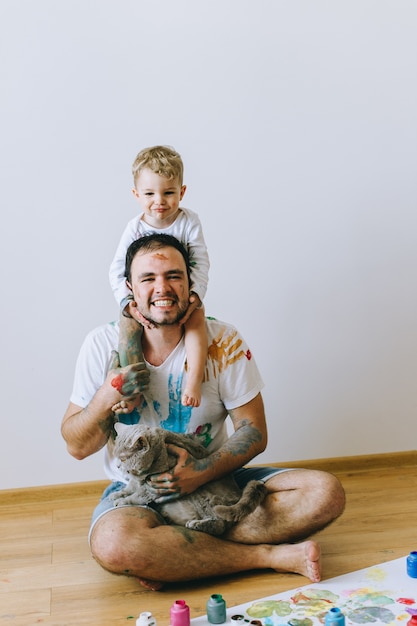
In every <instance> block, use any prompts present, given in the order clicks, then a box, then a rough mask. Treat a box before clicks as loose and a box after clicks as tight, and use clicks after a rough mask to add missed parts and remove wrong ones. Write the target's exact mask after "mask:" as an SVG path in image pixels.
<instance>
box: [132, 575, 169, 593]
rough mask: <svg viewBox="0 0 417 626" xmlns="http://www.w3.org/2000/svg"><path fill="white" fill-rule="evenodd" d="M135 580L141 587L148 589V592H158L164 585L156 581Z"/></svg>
mask: <svg viewBox="0 0 417 626" xmlns="http://www.w3.org/2000/svg"><path fill="white" fill-rule="evenodd" d="M135 578H136V580H137V581H139V582H140V584H141V585H142V587H145V589H148V590H149V591H159V590H160V589H162V587H163V586H164V583H161V582H158V581H157V580H147V579H146V578H138V577H137V576H135Z"/></svg>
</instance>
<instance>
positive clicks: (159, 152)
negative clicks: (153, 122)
mask: <svg viewBox="0 0 417 626" xmlns="http://www.w3.org/2000/svg"><path fill="white" fill-rule="evenodd" d="M144 169H150V170H152V172H154V173H155V174H159V175H160V176H164V177H165V178H168V179H169V180H171V179H173V178H175V179H177V180H178V182H179V184H180V185H182V180H183V175H184V165H183V162H182V159H181V157H180V155H179V154H178V152H176V151H175V150H174V148H171V147H170V146H153V147H152V148H144V149H143V150H141V151H140V152H139V154H138V155H137V157H136V159H135V160H134V162H133V165H132V174H133V180H134V183H135V185H136V181H137V178H138V176H139V174H140V173H141V171H142V170H144Z"/></svg>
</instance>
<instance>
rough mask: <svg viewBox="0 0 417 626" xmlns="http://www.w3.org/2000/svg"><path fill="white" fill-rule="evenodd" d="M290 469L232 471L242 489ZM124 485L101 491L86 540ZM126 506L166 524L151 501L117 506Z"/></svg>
mask: <svg viewBox="0 0 417 626" xmlns="http://www.w3.org/2000/svg"><path fill="white" fill-rule="evenodd" d="M291 469H295V468H288V467H287V468H285V469H282V468H278V467H266V466H265V467H242V468H240V469H237V470H235V471H234V472H233V477H234V479H235V481H236V482H237V484H238V485H239V487H240V488H241V489H243V488H244V487H245V486H246V485H247V484H248V482H249V481H250V480H261V481H262V482H264V483H266V481H267V480H269V479H270V478H272V477H273V476H276V475H277V474H280V473H281V472H288V471H290V470H291ZM125 486H126V485H125V484H124V483H122V482H112V483H110V485H109V486H108V487H106V489H105V490H104V491H103V493H102V496H101V500H100V502H99V503H98V505H97V506H96V508H95V509H94V512H93V516H92V519H91V526H90V532H89V534H88V540H90V537H91V531H92V530H93V528H94V525H95V524H96V522H97V521H98V520H99V519H100V518H101V517H103V515H105V514H106V513H108V512H109V511H112V510H113V509H114V508H116V507H115V505H114V501H113V500H112V499H111V498H110V496H111V495H112V494H113V493H116V492H117V491H120V490H121V489H123V488H124V487H125ZM126 506H136V507H140V508H142V509H149V510H151V511H153V512H154V513H155V515H157V517H158V518H159V519H160V521H161V524H166V523H167V522H166V520H164V518H163V517H162V515H160V514H159V513H158V511H157V509H156V506H154V505H152V503H150V504H147V505H138V504H119V506H118V507H117V508H119V509H121V508H122V507H126Z"/></svg>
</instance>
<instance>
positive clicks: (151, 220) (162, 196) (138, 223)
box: [109, 146, 210, 413]
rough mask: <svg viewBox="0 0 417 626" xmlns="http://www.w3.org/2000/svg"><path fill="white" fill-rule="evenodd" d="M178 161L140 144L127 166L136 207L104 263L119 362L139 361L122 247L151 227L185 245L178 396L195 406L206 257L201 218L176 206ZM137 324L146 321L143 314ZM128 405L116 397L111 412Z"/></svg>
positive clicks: (202, 359)
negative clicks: (187, 279)
mask: <svg viewBox="0 0 417 626" xmlns="http://www.w3.org/2000/svg"><path fill="white" fill-rule="evenodd" d="M183 169H184V167H183V162H182V159H181V157H180V155H179V154H178V153H177V152H176V151H175V150H174V149H173V148H170V147H168V146H154V147H152V148H145V149H144V150H142V151H141V152H139V154H138V155H137V157H136V159H135V161H134V163H133V167H132V173H133V181H134V187H133V189H132V192H133V195H134V196H135V198H136V199H137V201H138V202H139V206H140V209H141V212H140V213H139V215H137V216H136V217H135V218H134V219H132V220H131V221H130V222H129V223H128V224H127V226H126V228H125V230H124V233H123V235H122V237H121V239H120V242H119V245H118V247H117V250H116V254H115V256H114V259H113V261H112V264H111V266H110V272H109V278H110V284H111V287H112V289H113V293H114V295H115V298H116V300H117V302H118V304H120V309H121V312H122V315H121V316H120V340H119V356H120V365H121V367H124V366H126V365H128V364H129V363H136V362H138V361H143V356H142V354H141V347H140V346H141V342H140V334H141V327H140V325H139V324H138V323H137V322H136V321H135V320H133V319H132V317H131V315H130V310H131V307H135V303H134V302H133V295H132V292H131V291H130V289H129V288H128V287H127V285H126V279H125V258H126V250H127V248H128V247H129V245H130V244H131V243H132V241H135V240H136V239H138V238H139V237H141V236H143V235H145V234H147V233H151V232H164V233H167V234H170V235H173V236H174V237H176V238H177V239H179V240H180V241H181V242H182V243H183V244H185V245H186V247H187V248H188V252H189V255H190V260H191V267H192V271H191V290H190V294H191V295H190V304H189V307H188V311H187V313H186V315H185V317H184V320H185V321H184V322H183V323H184V327H185V335H184V341H185V348H186V353H187V384H186V388H185V390H184V392H183V395H182V398H181V401H182V404H183V405H185V406H192V407H197V406H199V404H200V401H201V384H202V381H203V374H204V367H205V363H206V357H207V349H208V346H207V335H206V326H205V318H204V309H203V306H202V303H203V299H204V296H205V294H206V291H207V283H208V270H209V265H210V264H209V257H208V253H207V247H206V244H205V241H204V236H203V231H202V227H201V222H200V219H199V217H198V215H197V214H196V213H194V211H190V209H184V208H182V207H180V202H181V200H182V199H183V197H184V194H185V191H186V186H185V185H184V184H183ZM142 323H143V324H144V325H146V326H148V327H151V324H150V323H149V322H148V320H146V319H145V318H143V319H142ZM132 409H133V406H132V404H129V403H126V402H121V403H119V404H118V405H115V406H114V407H113V411H114V412H115V413H128V412H130V411H131V410H132Z"/></svg>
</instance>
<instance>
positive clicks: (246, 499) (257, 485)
mask: <svg viewBox="0 0 417 626" xmlns="http://www.w3.org/2000/svg"><path fill="white" fill-rule="evenodd" d="M266 494H267V489H266V487H265V484H264V483H263V482H262V481H261V480H250V481H249V482H248V484H247V485H246V487H245V488H244V489H243V491H242V495H241V497H240V499H239V500H238V502H236V504H232V505H231V506H227V505H224V504H217V505H216V506H215V507H214V513H215V514H216V516H218V517H220V518H222V519H224V520H225V521H227V522H234V523H236V522H240V520H242V519H243V518H244V517H246V516H247V515H249V513H252V511H254V510H255V509H256V507H257V506H258V505H259V504H261V502H262V501H263V499H264V498H265V496H266Z"/></svg>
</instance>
